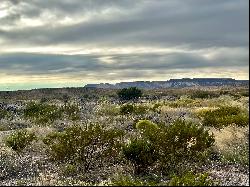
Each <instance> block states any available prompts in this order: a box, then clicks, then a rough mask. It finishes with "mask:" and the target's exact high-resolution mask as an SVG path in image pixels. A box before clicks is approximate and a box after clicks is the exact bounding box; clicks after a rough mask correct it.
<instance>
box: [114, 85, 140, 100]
mask: <svg viewBox="0 0 250 187" xmlns="http://www.w3.org/2000/svg"><path fill="white" fill-rule="evenodd" d="M117 95H118V96H119V98H120V99H121V100H132V99H138V98H139V97H141V96H142V91H141V90H140V89H138V88H136V87H130V88H123V89H121V90H119V91H118V92H117Z"/></svg>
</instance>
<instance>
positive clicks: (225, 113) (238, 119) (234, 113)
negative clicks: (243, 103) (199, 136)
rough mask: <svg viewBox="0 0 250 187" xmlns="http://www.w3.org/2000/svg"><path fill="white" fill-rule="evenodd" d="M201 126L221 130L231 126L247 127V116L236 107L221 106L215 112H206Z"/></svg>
mask: <svg viewBox="0 0 250 187" xmlns="http://www.w3.org/2000/svg"><path fill="white" fill-rule="evenodd" d="M202 117H203V125H206V126H212V127H217V128H223V127H226V126H228V125H231V124H236V125H237V126H247V125H248V124H249V115H248V114H247V112H245V111H242V110H241V109H240V108H238V107H232V106H222V107H220V108H218V109H215V110H212V111H211V110H210V111H206V112H205V113H204V114H203V116H202Z"/></svg>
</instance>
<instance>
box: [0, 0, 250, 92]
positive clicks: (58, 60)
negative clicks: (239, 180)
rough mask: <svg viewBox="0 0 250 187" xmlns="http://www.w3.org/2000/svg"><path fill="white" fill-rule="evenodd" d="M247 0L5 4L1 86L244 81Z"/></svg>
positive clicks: (17, 0)
mask: <svg viewBox="0 0 250 187" xmlns="http://www.w3.org/2000/svg"><path fill="white" fill-rule="evenodd" d="M248 3H249V2H248V1H247V0H238V1H235V0H220V1H218V2H217V1H216V2H215V1H213V0H204V1H200V0H185V1H183V0H158V1H153V0H138V1H132V0H119V1H116V0H85V1H81V0H61V1H57V0H32V1H28V0H27V1H26V0H23V1H21V0H3V1H1V4H0V25H1V27H0V77H1V78H0V89H6V87H11V88H10V89H15V88H14V87H15V86H10V85H11V83H13V82H16V84H18V83H19V82H20V83H23V84H24V83H25V84H27V85H30V84H31V83H34V84H35V83H36V84H37V85H38V86H37V87H39V83H40V84H41V85H42V82H43V81H44V80H47V82H48V86H49V84H51V85H56V84H57V83H58V85H60V86H62V85H63V83H65V86H66V85H67V86H68V85H71V84H70V82H72V85H79V86H80V85H83V84H86V83H88V82H106V81H107V82H118V81H120V80H138V79H139V80H144V79H145V80H153V79H157V80H166V79H169V78H172V77H175V78H178V77H179V78H181V77H182V76H189V77H197V76H198V77H202V76H206V75H207V72H209V75H211V76H214V77H226V76H230V77H233V78H236V79H246V78H247V77H248V74H249V72H248V67H249V65H248V60H249V53H248V48H249V36H248V33H249V24H248V22H249V18H248V14H249V9H248V7H249V6H248ZM219 69H220V70H222V71H218V70H219ZM18 78H19V80H20V81H18ZM25 81H26V82H25ZM59 83H60V84H59ZM24 88H31V87H30V86H24ZM32 88H33V86H32Z"/></svg>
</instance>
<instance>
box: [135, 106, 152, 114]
mask: <svg viewBox="0 0 250 187" xmlns="http://www.w3.org/2000/svg"><path fill="white" fill-rule="evenodd" d="M148 111H149V108H148V107H147V106H143V105H137V106H135V108H134V113H135V114H137V115H143V114H146V113H147V112H148Z"/></svg>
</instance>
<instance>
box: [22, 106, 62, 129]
mask: <svg viewBox="0 0 250 187" xmlns="http://www.w3.org/2000/svg"><path fill="white" fill-rule="evenodd" d="M24 117H25V118H26V119H31V120H33V121H34V122H35V123H38V124H46V123H52V122H54V121H55V120H57V119H60V118H61V117H62V111H60V109H59V108H58V107H57V106H55V105H48V104H44V103H38V104H37V103H34V102H31V103H29V104H28V105H27V106H26V108H25V109H24Z"/></svg>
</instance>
